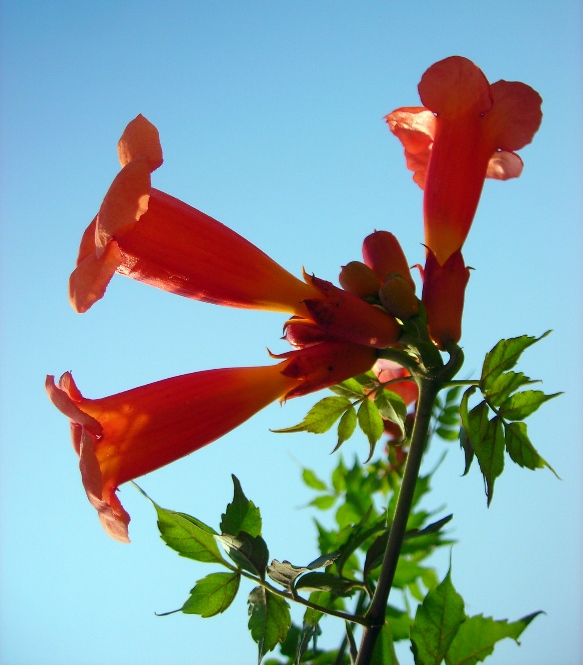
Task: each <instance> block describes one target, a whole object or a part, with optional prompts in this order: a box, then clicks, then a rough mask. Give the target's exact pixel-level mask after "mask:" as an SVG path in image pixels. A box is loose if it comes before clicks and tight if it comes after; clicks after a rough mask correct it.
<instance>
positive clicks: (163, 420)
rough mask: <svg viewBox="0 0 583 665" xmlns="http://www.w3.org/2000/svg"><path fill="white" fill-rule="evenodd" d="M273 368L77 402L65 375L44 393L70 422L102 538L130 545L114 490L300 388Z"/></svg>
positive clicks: (199, 376)
mask: <svg viewBox="0 0 583 665" xmlns="http://www.w3.org/2000/svg"><path fill="white" fill-rule="evenodd" d="M281 370H282V368H281V367H279V366H278V365H272V366H267V367H239V368H234V369H218V370H210V371H206V372H196V373H194V374H184V375H182V376H177V377H174V378H171V379H165V380H163V381H157V382H155V383H150V384H148V385H145V386H141V387H139V388H134V389H132V390H128V391H125V392H122V393H118V394H117V395H111V396H109V397H104V398H101V399H87V398H85V397H83V395H82V394H81V392H80V391H79V389H78V388H77V386H76V385H75V382H74V381H73V377H72V375H71V374H70V373H69V372H66V373H65V374H63V376H62V377H61V378H60V380H59V383H58V385H55V382H54V377H52V376H48V377H47V381H46V389H47V393H48V395H49V397H50V399H51V401H52V402H53V404H54V405H55V406H56V407H57V408H58V409H59V410H60V411H61V412H62V413H64V414H65V415H66V416H68V417H69V419H70V421H71V436H72V439H73V447H74V448H75V451H76V452H77V454H78V455H79V457H80V460H79V466H80V469H81V477H82V480H83V485H84V487H85V491H86V492H87V497H88V498H89V501H90V502H91V504H92V505H93V506H94V507H95V508H96V509H97V511H98V513H99V518H100V520H101V523H102V524H103V527H104V529H105V531H106V532H107V533H108V534H109V535H110V536H112V537H113V538H115V539H116V540H120V541H122V542H129V539H128V533H127V525H128V523H129V521H130V517H129V515H128V514H127V512H126V511H125V510H124V508H123V507H122V505H121V503H120V501H119V499H118V498H117V495H116V493H115V492H116V490H117V488H118V486H119V485H121V484H122V483H125V482H127V481H129V480H133V479H134V478H138V477H139V476H142V475H144V474H146V473H150V472H151V471H154V470H155V469H159V468H160V467H162V466H165V465H166V464H170V463H171V462H174V461H176V460H178V459H180V458H181V457H184V456H185V455H188V454H190V453H192V452H194V451H195V450H198V449H199V448H202V447H203V446H205V445H207V444H209V443H211V442H213V441H215V440H216V439H218V438H219V437H221V436H223V435H224V434H226V433H227V432H229V431H231V430H232V429H234V428H235V427H238V426H239V425H240V424H241V423H243V422H245V421H246V420H247V419H248V418H250V417H251V416H252V415H254V414H255V413H257V412H258V411H260V410H261V409H263V408H264V407H265V406H267V405H268V404H270V403H271V402H273V401H275V400H276V399H278V398H279V397H282V396H283V395H285V393H286V392H288V391H289V390H290V389H291V388H293V387H294V386H295V385H296V384H297V383H298V382H297V380H295V379H293V378H289V377H286V376H284V375H283V374H282V373H281Z"/></svg>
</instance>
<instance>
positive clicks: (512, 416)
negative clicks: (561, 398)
mask: <svg viewBox="0 0 583 665" xmlns="http://www.w3.org/2000/svg"><path fill="white" fill-rule="evenodd" d="M560 394H561V393H554V394H553V395H545V394H544V393H543V392H542V390H525V391H524V392H521V393H516V394H514V395H511V396H510V397H509V398H508V399H507V400H506V401H505V402H504V403H503V404H502V405H501V406H500V414H501V415H502V417H503V418H505V419H506V420H524V418H526V417H527V416H529V415H530V414H531V413H534V412H535V411H536V410H537V409H538V408H539V406H540V405H541V404H544V403H545V402H546V401H548V400H549V399H553V397H557V396H558V395H560Z"/></svg>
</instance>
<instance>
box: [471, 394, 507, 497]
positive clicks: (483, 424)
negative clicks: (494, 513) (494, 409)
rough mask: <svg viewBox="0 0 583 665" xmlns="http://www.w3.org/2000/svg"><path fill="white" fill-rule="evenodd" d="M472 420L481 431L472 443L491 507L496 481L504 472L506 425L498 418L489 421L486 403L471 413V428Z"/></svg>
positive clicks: (473, 438) (476, 428)
mask: <svg viewBox="0 0 583 665" xmlns="http://www.w3.org/2000/svg"><path fill="white" fill-rule="evenodd" d="M476 409H479V411H476ZM474 411H476V413H475V415H474V416H472V413H473V412H474ZM472 418H474V419H475V421H476V425H475V428H474V429H475V431H476V432H477V431H478V429H479V436H478V435H477V434H476V435H475V436H472V437H471V441H472V445H473V447H474V452H475V453H476V457H477V458H478V463H479V465H480V470H481V471H482V475H483V476H484V481H485V483H486V496H487V497H488V505H490V503H491V502H492V497H493V495H494V481H495V480H496V478H497V477H498V476H499V475H500V474H501V473H502V471H503V470H504V423H503V421H502V419H501V418H499V417H498V416H495V417H494V418H492V420H490V421H488V406H487V405H486V404H485V403H484V402H482V403H481V404H478V406H477V407H475V409H472V411H470V427H471V425H472Z"/></svg>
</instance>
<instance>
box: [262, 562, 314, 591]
mask: <svg viewBox="0 0 583 665" xmlns="http://www.w3.org/2000/svg"><path fill="white" fill-rule="evenodd" d="M309 570H310V569H309V568H306V567H305V566H292V564H291V563H290V562H289V561H281V562H280V561H278V560H277V559H274V560H273V561H272V562H271V563H270V564H269V566H267V574H268V575H269V577H271V579H272V580H273V581H274V582H277V584H280V585H281V586H283V587H285V588H286V589H288V590H289V591H291V589H292V587H293V585H294V582H295V580H296V578H298V577H299V576H300V575H303V574H304V573H307V572H308V571H309Z"/></svg>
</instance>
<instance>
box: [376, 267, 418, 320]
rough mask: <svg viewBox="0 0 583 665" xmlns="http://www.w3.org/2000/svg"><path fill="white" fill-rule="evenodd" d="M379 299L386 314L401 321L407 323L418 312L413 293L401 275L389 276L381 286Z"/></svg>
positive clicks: (416, 301)
mask: <svg viewBox="0 0 583 665" xmlns="http://www.w3.org/2000/svg"><path fill="white" fill-rule="evenodd" d="M379 298H380V300H381V303H382V304H383V307H384V308H385V309H386V310H387V312H388V313H389V314H392V315H393V316H395V317H396V318H398V319H401V321H407V320H408V319H410V318H411V317H412V316H415V314H417V312H418V311H419V301H418V300H417V298H416V297H415V291H413V288H412V287H411V285H410V284H409V282H407V281H406V280H405V279H403V277H401V275H389V277H388V279H387V280H386V282H385V283H384V284H383V285H382V286H381V289H380V291H379Z"/></svg>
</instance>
